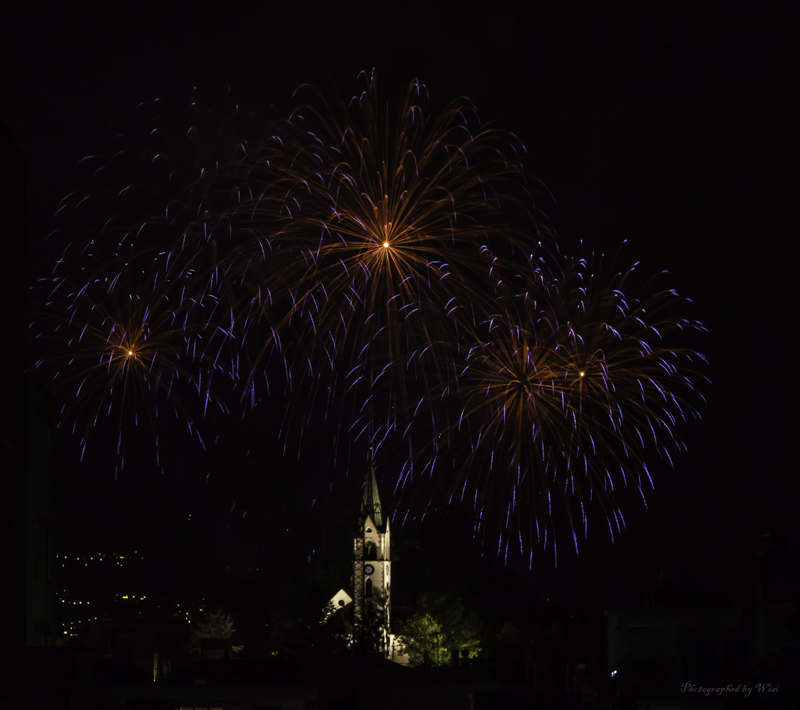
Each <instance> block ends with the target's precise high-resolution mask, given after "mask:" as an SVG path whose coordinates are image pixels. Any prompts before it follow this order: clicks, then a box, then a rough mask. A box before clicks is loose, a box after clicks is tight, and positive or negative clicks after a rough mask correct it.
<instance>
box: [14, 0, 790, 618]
mask: <svg viewBox="0 0 800 710" xmlns="http://www.w3.org/2000/svg"><path fill="white" fill-rule="evenodd" d="M321 5H323V4H321ZM522 5H523V3H505V2H501V3H499V4H493V5H492V6H491V9H489V6H486V5H484V6H482V7H475V8H474V9H470V8H468V7H467V6H464V5H459V6H457V7H456V6H454V7H453V8H452V9H449V10H445V9H441V10H437V11H436V12H435V13H432V12H431V11H430V10H429V9H428V10H426V9H423V7H422V6H420V7H419V8H418V9H415V8H414V7H413V6H412V5H409V4H402V5H397V6H396V7H394V8H390V7H389V6H387V5H376V4H375V3H356V4H353V5H352V6H345V5H339V4H336V3H325V4H324V7H320V8H319V9H315V10H311V9H308V8H305V9H303V8H300V4H299V3H298V4H295V3H287V6H286V7H280V6H278V5H277V4H274V3H252V4H251V3H246V2H239V3H222V2H214V1H211V0H207V1H205V2H186V1H178V2H170V3H161V2H157V3H156V2H139V3H124V4H122V5H120V4H119V3H106V4H99V3H88V4H87V3H70V4H67V5H62V6H59V7H57V8H56V9H53V8H52V7H51V5H50V4H49V3H48V4H44V3H30V2H18V1H16V0H14V2H13V3H12V7H11V9H10V10H8V9H7V10H6V11H5V21H4V22H3V23H2V29H0V44H1V45H2V47H3V49H2V52H3V54H4V56H3V60H4V61H3V72H2V77H0V82H2V83H1V84H0V86H2V101H1V102H0V121H2V122H3V123H4V124H5V126H6V128H7V129H8V131H9V132H10V133H11V135H12V136H13V137H14V139H15V141H16V142H17V144H18V146H19V148H20V150H21V152H22V154H23V155H24V157H25V160H26V162H27V174H26V183H25V184H26V190H27V200H28V204H27V230H28V233H27V244H28V247H29V248H28V263H27V265H26V273H27V274H28V277H29V281H30V283H33V282H34V280H35V278H37V277H39V276H42V275H43V274H46V273H47V272H48V270H49V268H50V267H49V265H48V260H49V259H52V258H53V256H54V254H56V253H58V249H56V248H55V247H54V246H53V245H52V243H49V242H44V237H45V235H46V234H47V233H48V232H49V231H50V230H51V228H52V221H51V218H52V214H53V213H54V211H55V209H56V206H57V204H58V201H59V200H60V199H61V197H62V196H63V195H65V194H66V193H68V192H70V191H71V190H72V189H73V187H74V185H73V180H74V169H73V166H74V165H75V164H76V163H77V161H78V160H80V159H81V158H82V157H83V156H85V155H87V154H91V153H93V152H95V151H100V152H103V151H105V150H107V149H108V146H110V145H111V143H112V139H113V137H114V135H116V133H118V132H119V131H126V130H128V128H129V127H130V126H131V125H135V123H131V121H132V119H131V117H132V116H133V114H134V109H135V107H136V106H137V105H138V104H139V103H141V102H149V101H152V100H153V99H155V98H161V99H162V100H163V101H165V102H166V103H170V104H174V105H176V106H180V105H181V102H182V101H185V100H186V97H188V96H189V95H190V94H191V93H192V92H193V91H195V89H194V87H198V88H197V90H196V91H197V92H199V93H201V94H204V95H209V96H213V95H215V94H217V93H220V92H221V93H224V92H230V93H232V94H234V95H237V96H242V97H246V99H248V100H255V101H260V102H263V103H265V104H269V103H273V104H280V102H281V101H284V100H285V99H286V98H287V97H288V96H289V95H290V94H291V91H292V90H293V89H294V87H296V86H298V85H299V84H301V83H302V82H304V81H315V80H316V79H317V78H319V77H323V76H324V77H326V78H325V81H327V82H329V83H333V84H335V85H336V86H337V87H338V91H339V94H340V95H341V96H342V97H346V96H350V95H351V94H352V93H354V92H355V91H356V90H357V89H358V86H359V85H358V81H357V75H358V73H359V71H361V70H370V69H371V68H373V67H375V68H376V71H377V73H378V76H379V77H381V78H382V81H383V84H384V87H385V90H386V93H387V94H388V95H390V96H392V95H395V96H396V95H397V94H398V93H399V91H400V90H401V89H402V88H403V87H404V86H405V85H406V84H407V82H408V81H410V80H411V79H412V78H414V77H418V78H419V79H420V80H421V81H422V82H424V83H425V84H426V85H427V86H428V88H429V91H430V94H431V96H432V98H433V99H434V101H435V102H440V104H443V103H444V102H446V101H449V100H450V99H453V98H456V97H458V96H461V95H466V96H468V97H469V98H470V99H472V101H473V102H474V103H475V105H476V107H477V110H478V113H479V115H480V117H481V119H482V120H484V121H488V122H490V123H491V124H492V125H494V126H497V127H500V128H504V129H507V130H510V131H513V132H514V133H515V134H516V135H517V136H518V137H519V138H520V140H522V142H523V143H524V144H525V145H526V147H527V149H528V155H529V159H530V160H529V172H530V174H531V176H535V177H536V178H538V179H539V180H541V182H542V184H543V185H544V186H545V187H546V189H547V191H548V192H549V193H550V194H551V195H552V199H551V198H550V197H549V196H548V195H547V192H545V191H544V190H542V191H541V199H540V200H539V204H540V206H541V207H542V209H543V210H544V212H545V213H546V214H547V215H548V216H549V218H550V220H551V222H552V223H553V225H554V227H555V229H556V231H557V233H559V234H560V235H561V236H562V238H563V239H564V240H565V243H568V244H575V243H577V241H578V240H583V241H584V243H585V244H586V245H587V246H588V248H589V249H591V250H598V251H610V252H614V251H615V250H616V248H617V246H618V245H619V244H620V243H621V242H622V241H623V240H627V242H628V246H627V247H626V250H625V252H624V254H625V258H626V260H630V261H633V260H638V259H641V260H642V261H643V262H644V264H645V266H646V267H647V268H648V269H649V270H650V271H658V270H661V269H667V270H668V271H669V272H670V274H671V276H670V279H671V283H672V284H674V286H675V287H676V288H677V289H678V291H679V292H680V293H681V294H682V295H685V296H687V297H689V298H691V299H692V300H693V301H694V304H695V312H694V313H693V314H692V315H695V316H696V317H698V318H699V319H700V320H702V321H703V323H704V324H705V325H706V326H707V328H708V334H706V335H704V336H702V337H700V338H699V339H698V342H697V349H698V350H700V351H701V352H703V353H704V354H706V355H707V357H708V359H709V361H710V363H711V366H710V368H709V371H708V374H709V376H710V378H711V380H712V386H711V387H710V388H707V390H706V391H707V396H708V403H707V404H706V405H705V406H702V407H701V413H702V415H703V421H702V422H701V423H699V424H690V425H688V426H686V427H685V428H684V429H683V430H682V431H683V434H684V438H685V441H686V442H687V444H688V447H689V453H688V454H682V455H681V456H680V457H678V458H677V459H676V467H675V470H674V471H669V470H666V469H656V477H655V478H656V480H655V490H654V491H651V492H650V493H649V496H648V502H649V510H648V511H646V512H645V511H644V510H643V509H642V505H641V502H640V500H638V495H635V494H634V493H635V492H629V493H631V494H630V495H628V493H624V494H623V495H622V497H621V499H622V500H621V502H622V505H623V509H624V510H625V512H626V515H627V521H628V528H627V531H626V532H625V533H624V534H623V535H622V537H621V539H620V540H618V541H617V543H615V544H612V543H611V542H610V541H609V540H608V533H607V530H606V529H605V528H604V527H603V526H602V525H595V526H594V528H593V530H591V529H590V539H589V541H587V542H586V543H585V545H584V548H583V549H582V551H581V553H580V555H579V556H578V557H577V558H576V557H575V555H574V553H570V552H569V550H568V548H567V546H564V553H563V554H562V555H561V556H560V559H559V567H558V569H557V570H553V561H552V556H551V555H549V554H546V553H545V554H542V555H537V556H536V557H535V558H534V574H535V575H536V579H537V580H539V582H540V583H541V584H542V585H543V586H542V588H544V589H546V590H547V591H548V593H550V592H552V593H554V594H561V595H563V596H565V597H570V598H573V599H574V600H575V601H576V602H578V601H580V598H581V596H582V595H585V594H588V591H587V590H588V589H590V588H592V587H593V585H595V584H596V581H597V580H598V579H604V580H605V584H606V585H607V586H608V588H609V589H611V590H612V591H611V592H609V595H610V596H609V597H608V599H609V600H610V601H609V603H614V602H619V601H620V600H623V601H625V602H631V601H633V600H631V599H626V598H625V597H624V596H621V597H620V596H618V597H615V596H614V594H615V593H616V592H614V591H613V590H617V591H619V590H624V589H626V588H628V587H631V585H634V586H635V579H638V578H639V577H640V576H641V575H642V574H652V573H656V574H657V573H658V572H662V571H663V573H664V575H665V577H666V578H667V579H668V580H671V584H673V586H675V587H680V588H681V589H684V590H689V591H687V592H686V594H687V599H688V600H689V601H693V602H697V601H698V600H699V601H702V600H703V599H705V600H711V601H713V600H722V601H725V600H729V599H735V598H741V596H742V595H746V594H747V589H748V586H747V585H748V584H750V582H749V581H748V580H750V579H751V578H750V575H751V572H752V569H753V566H754V564H755V559H756V554H757V552H758V551H759V549H761V548H760V546H761V547H763V545H765V544H768V543H766V542H765V541H764V540H763V539H762V537H761V536H763V535H766V534H770V535H771V536H772V538H771V539H773V540H775V539H781V538H783V539H785V540H786V541H787V544H789V545H790V546H791V545H796V544H797V543H798V534H797V530H796V525H795V522H794V521H795V519H796V506H797V503H796V495H795V493H796V489H797V484H796V479H797V463H796V456H793V455H792V453H794V452H793V449H794V448H795V447H796V442H797V431H798V430H797V424H798V420H797V416H796V412H795V401H796V395H797V389H796V376H795V372H794V370H795V368H794V363H793V356H794V354H795V353H796V345H797V315H796V305H797V299H796V291H797V288H796V282H797V279H796V275H795V271H796V261H795V252H796V246H795V242H796V225H797V219H796V215H795V214H794V210H792V209H791V206H792V205H793V201H795V200H796V195H797V194H798V187H799V185H798V178H797V169H796V160H795V159H796V156H797V155H798V152H797V148H798V137H797V136H798V133H797V126H798V125H800V124H799V123H798V118H800V116H798V108H797V105H798V104H797V89H798V83H797V69H798V60H797V54H798V50H797V34H798V27H800V24H798V20H800V17H798V12H797V9H796V5H794V4H793V3H741V2H734V3H662V4H652V3H643V4H641V5H639V6H636V7H634V8H631V7H628V6H626V5H625V4H623V5H620V6H616V5H614V6H607V5H606V4H605V3H600V4H592V5H591V6H590V5H589V4H586V5H578V4H572V3H536V2H534V3H526V4H525V5H526V9H525V10H521V9H520V7H521V6H522ZM280 419H281V412H280V411H270V409H269V407H267V406H265V407H262V408H261V409H260V410H259V411H257V412H256V413H255V414H254V415H253V416H252V417H251V418H250V420H248V421H245V422H241V423H240V422H238V421H233V422H220V424H219V428H218V431H217V432H216V433H217V434H218V435H219V441H218V442H217V444H216V445H215V446H212V447H210V449H209V451H208V452H207V453H206V454H199V453H198V452H197V451H196V450H195V449H196V447H195V445H194V444H192V442H191V441H190V440H189V439H188V438H186V437H184V436H183V435H182V434H177V433H176V434H175V436H174V437H173V438H172V440H173V441H174V444H173V445H171V446H170V447H168V451H167V453H166V454H165V455H166V457H167V459H168V461H167V465H166V466H165V469H166V473H164V474H162V473H160V472H157V471H155V470H153V468H152V467H148V465H147V463H146V462H145V461H144V459H142V460H141V461H139V460H137V457H136V456H135V455H134V456H132V458H131V460H130V462H129V464H128V465H127V466H126V469H125V470H124V471H123V473H122V474H121V475H120V476H119V477H117V478H115V476H114V462H113V460H111V458H112V457H110V456H109V450H110V448H109V447H108V446H105V445H103V443H102V436H104V435H105V434H103V435H101V436H100V437H99V438H100V439H101V442H100V443H99V444H98V445H97V447H96V448H95V449H94V450H92V451H90V452H89V454H88V455H87V458H86V460H85V461H84V463H83V464H80V463H79V462H78V448H77V443H76V442H75V441H71V440H70V439H69V437H66V436H65V437H64V438H63V439H62V440H61V441H60V444H59V460H58V464H57V470H56V473H57V477H58V480H59V490H60V501H61V504H62V509H61V512H60V517H59V525H60V531H59V535H60V539H61V548H62V549H64V550H70V551H75V552H78V551H82V550H87V551H88V550H92V549H97V550H100V549H103V548H105V549H106V550H108V551H112V550H111V549H109V548H116V547H119V548H122V549H130V548H133V549H136V548H137V547H143V548H144V549H145V550H146V551H147V553H148V554H150V555H152V557H153V560H154V567H153V570H155V572H151V574H153V577H152V579H148V582H147V583H148V584H154V583H156V582H154V581H153V580H156V579H160V580H162V581H163V580H166V579H168V578H170V575H173V576H176V575H178V576H182V577H183V578H185V579H188V578H189V577H191V576H192V575H195V576H196V577H198V578H200V579H203V578H204V579H208V577H209V575H210V576H212V577H213V578H214V579H215V581H216V582H220V581H224V580H220V577H219V574H220V572H219V570H220V569H221V566H224V567H232V568H233V571H232V572H231V573H230V574H231V578H230V580H229V581H233V580H235V578H236V577H237V576H241V575H244V574H246V573H247V571H248V570H251V569H252V568H255V567H259V568H263V567H264V566H266V567H268V568H271V569H272V570H273V574H274V576H275V577H276V578H278V577H280V573H279V571H277V570H279V569H280V568H281V565H284V564H288V560H290V559H295V560H296V559H300V560H303V559H307V558H308V556H309V555H318V554H321V551H322V547H323V544H322V538H321V533H320V531H321V530H322V529H323V528H324V527H326V526H327V527H328V532H327V535H326V540H330V539H333V538H335V537H336V535H338V534H339V531H341V536H342V538H344V537H346V536H347V528H346V526H344V525H343V524H341V523H338V524H337V525H338V527H337V525H334V524H333V523H332V522H331V521H335V520H336V518H337V516H339V515H340V513H339V512H337V511H340V510H341V509H340V508H339V507H338V506H347V505H350V504H351V503H353V504H354V503H355V501H356V500H357V496H358V489H359V485H360V483H361V481H362V480H363V479H362V477H361V476H362V474H360V473H358V472H352V473H351V476H350V478H344V477H342V476H338V475H336V476H333V475H332V474H331V468H332V467H331V465H330V461H329V460H328V459H327V458H326V457H325V456H324V455H322V454H319V453H317V452H316V451H315V450H312V448H315V447H312V446H311V445H310V444H309V446H308V447H307V449H308V451H307V453H306V454H304V456H302V457H301V458H300V460H299V461H297V459H296V457H295V456H294V455H292V454H289V455H288V456H287V457H286V458H283V457H282V454H281V447H280V444H279V443H277V441H276V439H277V428H278V425H279V422H280ZM108 436H112V435H111V434H110V433H109V434H108ZM166 436H167V438H169V436H170V434H169V432H168V433H167V434H166ZM378 472H379V475H381V478H382V480H381V485H382V488H383V493H384V497H385V498H386V499H387V502H389V503H390V504H391V501H392V489H393V487H394V480H392V475H393V472H392V470H391V464H388V465H384V466H383V467H381V463H380V462H378ZM383 474H385V477H383ZM326 499H327V500H328V510H326V511H324V512H323V510H322V508H323V503H322V501H323V500H326ZM313 501H316V502H313ZM312 502H313V507H312ZM245 511H246V513H247V515H246V516H245V517H242V515H243V513H245ZM309 512H310V513H311V514H310V515H309ZM323 515H325V518H324V519H323V517H322V516H323ZM287 529H288V531H287ZM429 539H437V540H442V539H445V538H444V537H438V536H437V537H433V536H431V538H429ZM464 543H465V544H467V543H468V540H465V541H464ZM328 544H330V545H333V544H334V543H328ZM336 544H337V545H340V547H339V549H340V550H343V554H346V551H347V545H348V541H347V540H345V541H344V545H342V541H341V540H339V541H338V542H337V543H336ZM326 552H327V553H328V554H331V553H332V550H331V549H328V550H326ZM489 554H490V555H491V554H492V553H489ZM177 560H180V562H178V561H177ZM644 568H646V570H647V571H646V572H642V571H641V570H642V569H644ZM187 570H188V571H187ZM226 573H227V570H226ZM632 580H634V581H632ZM165 583H166V582H165ZM398 584H400V580H398ZM331 591H332V592H333V591H335V590H331Z"/></svg>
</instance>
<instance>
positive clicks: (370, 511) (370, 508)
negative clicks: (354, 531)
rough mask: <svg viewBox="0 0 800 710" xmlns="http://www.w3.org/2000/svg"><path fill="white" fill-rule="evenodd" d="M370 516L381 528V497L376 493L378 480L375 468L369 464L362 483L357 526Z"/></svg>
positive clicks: (361, 524)
mask: <svg viewBox="0 0 800 710" xmlns="http://www.w3.org/2000/svg"><path fill="white" fill-rule="evenodd" d="M368 515H371V516H372V522H374V523H375V525H376V527H378V528H380V529H382V528H383V508H382V507H381V497H380V494H379V493H378V482H377V481H376V480H375V468H374V467H373V466H372V464H370V467H369V471H367V482H366V483H365V484H364V494H363V495H362V496H361V515H360V516H359V526H363V525H364V521H365V520H366V519H367V516H368Z"/></svg>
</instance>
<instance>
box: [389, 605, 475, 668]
mask: <svg viewBox="0 0 800 710" xmlns="http://www.w3.org/2000/svg"><path fill="white" fill-rule="evenodd" d="M482 630H483V625H482V623H481V621H480V619H479V618H478V616H477V614H475V612H474V611H470V612H467V611H466V610H465V609H464V606H463V605H462V603H461V598H460V597H458V598H453V597H451V596H449V595H446V594H442V593H433V594H423V595H422V596H421V597H420V601H419V610H418V611H416V612H414V613H413V614H412V615H411V616H410V617H409V618H408V619H407V620H406V622H405V624H403V625H402V630H401V634H402V642H403V644H404V646H405V652H406V653H407V654H408V657H409V658H410V659H411V664H412V665H415V666H419V665H429V666H449V665H453V663H454V662H456V663H458V662H459V661H460V660H461V659H468V658H475V657H476V656H477V655H478V654H479V653H480V652H481V649H482V646H481V635H482Z"/></svg>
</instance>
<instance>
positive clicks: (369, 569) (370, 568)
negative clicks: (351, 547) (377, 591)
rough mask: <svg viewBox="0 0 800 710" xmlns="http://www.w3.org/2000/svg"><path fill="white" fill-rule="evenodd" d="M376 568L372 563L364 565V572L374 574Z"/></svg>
mask: <svg viewBox="0 0 800 710" xmlns="http://www.w3.org/2000/svg"><path fill="white" fill-rule="evenodd" d="M374 571H375V568H374V567H373V566H372V565H364V574H372V573H373V572H374Z"/></svg>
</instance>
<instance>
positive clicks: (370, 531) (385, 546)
mask: <svg viewBox="0 0 800 710" xmlns="http://www.w3.org/2000/svg"><path fill="white" fill-rule="evenodd" d="M389 528H390V526H389V519H388V517H387V516H385V515H384V512H383V508H382V506H381V498H380V495H379V494H378V483H377V481H376V480H375V469H374V468H373V467H372V466H370V467H369V471H368V472H367V480H366V483H365V484H364V493H363V495H362V498H361V511H360V513H359V516H358V527H357V529H356V533H355V540H354V541H353V624H354V627H355V628H354V632H355V638H356V640H357V642H358V641H363V642H364V643H366V644H367V645H369V646H372V647H373V648H374V650H375V651H381V652H383V653H387V652H388V650H389V646H390V645H391V641H392V638H391V636H390V623H391V608H392V607H391V579H392V578H391V570H392V558H391V548H390V538H391V531H390V529H389Z"/></svg>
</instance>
